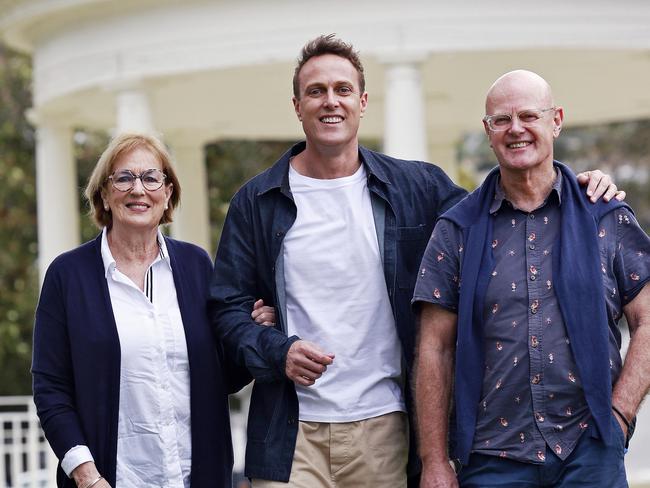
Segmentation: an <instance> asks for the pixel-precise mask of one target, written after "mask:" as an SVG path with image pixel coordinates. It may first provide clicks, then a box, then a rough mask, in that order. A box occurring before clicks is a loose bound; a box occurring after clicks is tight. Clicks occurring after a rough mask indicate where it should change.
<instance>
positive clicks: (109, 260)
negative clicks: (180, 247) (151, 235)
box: [101, 227, 172, 278]
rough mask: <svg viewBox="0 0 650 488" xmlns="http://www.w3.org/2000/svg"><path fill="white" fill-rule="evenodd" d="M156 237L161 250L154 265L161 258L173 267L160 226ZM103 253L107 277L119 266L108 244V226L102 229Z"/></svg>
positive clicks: (170, 267)
mask: <svg viewBox="0 0 650 488" xmlns="http://www.w3.org/2000/svg"><path fill="white" fill-rule="evenodd" d="M156 238H157V239H158V246H159V248H160V252H159V254H158V257H157V258H156V259H155V260H154V262H153V263H151V264H152V266H153V264H155V263H157V262H158V261H159V260H162V261H165V262H166V263H167V266H169V269H172V263H171V261H170V259H169V252H167V243H166V242H165V238H164V236H163V234H162V232H160V228H158V235H157V236H156ZM101 253H102V261H103V263H104V275H105V277H106V278H108V276H109V275H110V272H112V271H113V270H114V269H115V268H116V267H117V263H116V262H115V258H114V257H113V254H112V253H111V248H110V246H109V245H108V230H107V228H106V227H104V228H103V229H102V244H101Z"/></svg>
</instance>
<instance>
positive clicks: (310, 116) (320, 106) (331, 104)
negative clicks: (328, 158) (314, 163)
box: [293, 54, 368, 149]
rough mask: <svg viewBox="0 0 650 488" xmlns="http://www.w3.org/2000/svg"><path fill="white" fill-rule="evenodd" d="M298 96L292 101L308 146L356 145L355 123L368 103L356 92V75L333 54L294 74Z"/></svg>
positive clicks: (357, 78)
mask: <svg viewBox="0 0 650 488" xmlns="http://www.w3.org/2000/svg"><path fill="white" fill-rule="evenodd" d="M298 82H299V90H300V91H299V97H298V98H296V97H294V98H293V105H294V109H295V111H296V115H297V116H298V119H299V120H300V121H301V122H302V127H303V130H304V132H305V136H306V137H307V144H308V145H315V146H323V147H328V148H330V149H332V148H336V147H341V148H344V147H345V146H346V145H348V144H350V143H355V144H356V142H357V132H358V130H359V121H360V119H361V117H362V116H363V113H364V112H365V110H366V105H367V103H368V95H367V93H360V88H359V73H358V72H357V70H356V68H355V67H354V66H353V65H352V63H351V62H350V61H349V60H348V59H346V58H342V57H340V56H336V55H334V54H325V55H322V56H316V57H313V58H311V59H310V60H309V61H307V62H306V63H305V64H304V65H303V67H302V69H301V70H300V73H298Z"/></svg>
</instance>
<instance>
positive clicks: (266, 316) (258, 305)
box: [251, 299, 275, 326]
mask: <svg viewBox="0 0 650 488" xmlns="http://www.w3.org/2000/svg"><path fill="white" fill-rule="evenodd" d="M251 318H252V319H253V320H254V321H255V323H256V324H258V325H267V326H274V325H275V308H273V307H267V306H266V305H264V300H262V299H259V300H257V301H256V302H255V303H254V304H253V312H252V313H251Z"/></svg>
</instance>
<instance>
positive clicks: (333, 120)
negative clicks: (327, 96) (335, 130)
mask: <svg viewBox="0 0 650 488" xmlns="http://www.w3.org/2000/svg"><path fill="white" fill-rule="evenodd" d="M319 120H320V121H321V122H323V123H325V124H338V123H340V122H343V117H341V116H340V115H327V116H325V117H321V118H320V119H319Z"/></svg>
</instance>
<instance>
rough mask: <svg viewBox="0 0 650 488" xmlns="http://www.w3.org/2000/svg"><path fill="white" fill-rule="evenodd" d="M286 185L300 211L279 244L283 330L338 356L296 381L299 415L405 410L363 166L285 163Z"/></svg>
mask: <svg viewBox="0 0 650 488" xmlns="http://www.w3.org/2000/svg"><path fill="white" fill-rule="evenodd" d="M289 186H290V187H291V191H292V194H293V198H294V200H295V203H296V207H297V209H298V211H297V216H296V221H295V223H294V224H293V226H292V227H291V229H290V230H289V232H287V235H286V237H285V239H284V248H283V253H284V255H283V258H284V275H285V282H286V293H287V329H288V333H289V335H294V334H295V335H297V336H299V337H300V338H302V339H305V340H308V341H311V342H314V343H315V344H317V345H318V346H319V347H320V348H321V349H322V350H323V351H324V352H326V353H334V354H335V356H336V357H335V359H334V363H333V364H332V365H330V366H328V368H327V371H326V372H325V373H324V374H323V376H322V377H321V378H319V379H318V380H316V384H315V385H313V386H309V387H303V386H300V385H296V391H297V394H298V400H299V404H300V409H299V411H300V414H299V418H300V420H304V421H314V422H353V421H357V420H363V419H368V418H372V417H376V416H378V415H383V414H385V413H389V412H395V411H406V408H405V405H404V397H403V393H402V374H401V373H402V370H401V346H400V343H399V340H398V337H397V332H396V330H395V320H394V318H393V313H392V310H391V306H390V301H389V299H388V292H387V289H386V282H385V280H384V271H383V267H382V262H381V256H380V253H379V245H378V242H377V234H376V231H375V222H374V218H373V213H372V205H371V200H370V193H369V190H368V187H367V177H366V172H365V169H364V167H363V165H361V166H360V168H359V170H358V171H357V172H356V173H355V174H353V175H351V176H346V177H343V178H336V179H329V180H328V179H315V178H309V177H306V176H303V175H301V174H299V173H298V172H297V171H296V170H295V169H293V167H290V168H289Z"/></svg>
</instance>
